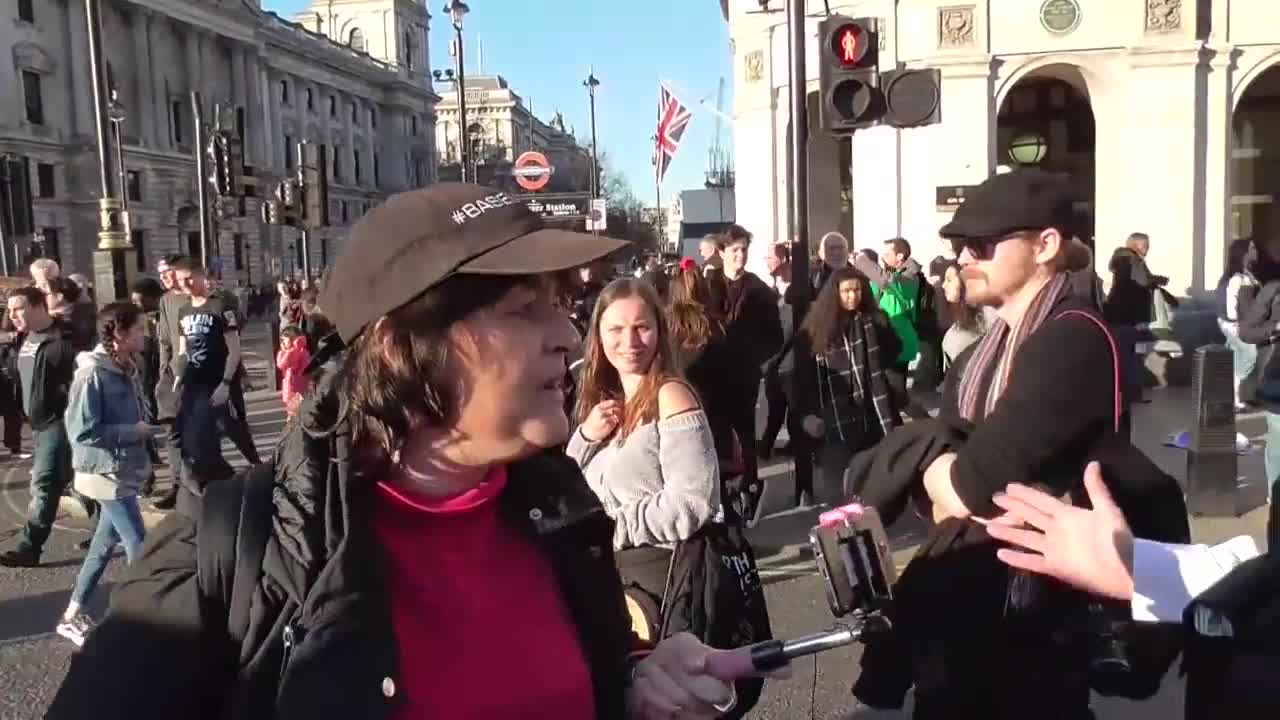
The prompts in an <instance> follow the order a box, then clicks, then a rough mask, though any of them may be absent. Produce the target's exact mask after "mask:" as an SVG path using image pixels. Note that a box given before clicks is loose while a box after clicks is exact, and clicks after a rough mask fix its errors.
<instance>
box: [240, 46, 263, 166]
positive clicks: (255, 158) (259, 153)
mask: <svg viewBox="0 0 1280 720" xmlns="http://www.w3.org/2000/svg"><path fill="white" fill-rule="evenodd" d="M258 79H259V73H258V51H257V48H253V47H249V48H247V49H246V52H245V61H244V96H245V107H246V111H245V115H246V116H247V117H246V118H245V125H246V128H245V132H246V133H247V134H248V136H249V137H247V138H245V153H246V157H248V158H249V164H251V165H255V166H257V165H260V164H262V162H263V159H264V158H265V157H266V155H265V153H264V150H263V144H262V143H263V137H264V135H263V131H264V130H266V127H267V115H266V109H267V105H266V104H265V103H262V104H259V107H261V108H262V109H263V112H261V113H252V114H250V113H249V112H248V109H247V108H248V107H249V106H250V105H251V104H255V103H260V101H259V98H260V97H261V95H262V91H261V89H260V88H259V86H258V85H259V83H258Z"/></svg>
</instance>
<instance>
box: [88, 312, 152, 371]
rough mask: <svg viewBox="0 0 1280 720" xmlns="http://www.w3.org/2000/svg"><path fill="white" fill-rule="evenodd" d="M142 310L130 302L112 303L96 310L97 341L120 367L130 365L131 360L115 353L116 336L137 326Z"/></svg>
mask: <svg viewBox="0 0 1280 720" xmlns="http://www.w3.org/2000/svg"><path fill="white" fill-rule="evenodd" d="M141 318H142V308H140V307H138V306H137V305H134V304H133V303H131V302H113V303H108V304H106V305H103V306H102V308H101V309H99V310H98V340H99V342H101V343H102V348H103V349H104V350H106V351H107V354H108V355H110V356H111V359H113V360H115V361H116V362H117V363H120V364H121V365H131V364H132V363H133V360H132V359H131V358H130V357H128V356H127V355H121V354H120V353H118V352H116V335H123V334H124V333H126V332H128V331H129V329H130V328H132V327H133V326H134V325H137V324H138V321H139V320H140V319H141Z"/></svg>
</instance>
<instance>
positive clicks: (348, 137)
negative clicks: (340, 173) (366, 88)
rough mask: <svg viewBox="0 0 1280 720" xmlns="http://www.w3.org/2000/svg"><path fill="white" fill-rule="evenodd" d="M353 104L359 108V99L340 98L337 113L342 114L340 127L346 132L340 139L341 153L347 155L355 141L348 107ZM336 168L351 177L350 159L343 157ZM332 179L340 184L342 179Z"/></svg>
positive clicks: (352, 97)
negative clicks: (340, 105)
mask: <svg viewBox="0 0 1280 720" xmlns="http://www.w3.org/2000/svg"><path fill="white" fill-rule="evenodd" d="M353 104H354V105H355V106H356V107H359V106H360V99H359V98H357V97H356V96H355V95H349V96H344V97H343V98H342V107H341V108H340V109H339V112H341V113H342V126H343V128H344V129H345V131H346V132H345V134H344V135H343V138H342V152H344V153H347V154H348V155H349V154H350V153H351V148H352V147H355V145H354V143H355V140H356V139H355V123H354V122H352V121H351V108H350V105H353ZM357 112H358V111H357ZM338 167H339V168H340V169H345V172H346V174H347V175H346V176H347V177H350V176H351V170H350V168H351V158H350V157H343V158H342V159H341V160H340V161H339V163H338ZM334 179H335V180H336V181H337V182H342V178H334Z"/></svg>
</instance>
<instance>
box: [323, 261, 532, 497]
mask: <svg viewBox="0 0 1280 720" xmlns="http://www.w3.org/2000/svg"><path fill="white" fill-rule="evenodd" d="M536 282H538V278H537V276H535V275H454V276H453V277H451V278H449V279H447V280H445V281H444V282H442V283H440V284H439V285H437V286H435V287H433V288H431V289H430V290H427V291H426V292H425V293H423V294H422V295H420V296H418V298H417V299H415V300H411V301H410V302H408V303H406V304H405V305H402V306H400V307H399V308H396V309H395V310H392V311H391V312H389V313H387V314H386V315H384V316H383V317H382V318H381V319H380V320H378V321H377V322H375V323H373V324H372V325H370V326H369V327H368V328H366V329H365V331H364V332H363V333H361V334H360V336H359V337H357V338H356V339H355V340H354V341H352V343H351V345H350V348H349V349H348V351H347V353H346V356H345V358H344V360H343V365H342V370H341V371H340V372H339V373H338V379H337V388H336V390H337V393H338V397H343V398H346V400H347V401H348V402H349V403H350V406H349V418H350V420H351V427H352V442H353V445H354V451H355V453H356V454H357V456H358V457H359V458H360V459H361V460H363V461H364V462H365V463H366V467H367V469H368V472H369V473H371V474H377V473H378V472H382V471H383V470H385V469H386V467H387V465H388V464H389V463H390V462H392V459H393V458H394V457H396V456H397V455H398V453H399V451H400V448H401V447H402V446H403V445H404V443H405V440H406V439H407V437H408V435H409V432H410V430H411V429H412V428H414V427H416V426H419V425H422V424H428V425H446V424H449V423H451V422H453V421H454V420H455V419H456V412H457V407H458V403H459V401H460V399H461V396H463V395H465V394H466V393H467V392H469V389H468V388H465V387H457V386H450V385H448V384H447V381H448V378H447V377H446V368H445V361H446V359H447V357H448V353H449V349H448V348H449V342H448V333H449V328H450V327H452V326H453V324H454V323H456V322H458V321H459V320H462V319H464V318H466V317H467V316H468V315H470V314H472V313H473V312H475V311H477V310H481V309H484V308H487V307H489V306H491V305H493V304H494V303H496V302H498V300H500V299H502V298H503V296H505V295H506V294H507V293H508V292H510V291H511V290H512V289H514V288H517V287H520V286H524V285H531V284H534V283H536Z"/></svg>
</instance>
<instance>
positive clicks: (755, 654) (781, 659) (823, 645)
mask: <svg viewBox="0 0 1280 720" xmlns="http://www.w3.org/2000/svg"><path fill="white" fill-rule="evenodd" d="M869 622H870V620H869V619H868V621H866V622H863V623H859V624H858V625H857V626H856V627H850V626H848V625H837V626H835V627H834V628H832V629H830V630H827V631H826V632H820V633H813V634H812V635H802V636H801V637H798V638H794V639H791V640H765V641H764V642H761V643H756V644H755V645H748V646H746V647H740V648H737V649H735V650H716V651H714V652H712V653H711V654H710V655H708V656H707V673H708V674H710V675H713V676H715V677H718V678H720V679H722V680H734V679H737V678H740V677H747V676H750V675H758V674H760V673H768V672H772V671H774V670H777V669H779V668H781V667H785V666H786V665H789V664H790V663H791V661H792V660H795V659H796V658H800V657H804V656H805V655H813V654H815V653H820V652H823V651H825V650H834V649H836V648H838V647H844V646H845V645H852V644H853V643H856V642H858V641H859V640H861V639H862V636H863V629H864V628H865V627H866V626H867V624H869Z"/></svg>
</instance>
